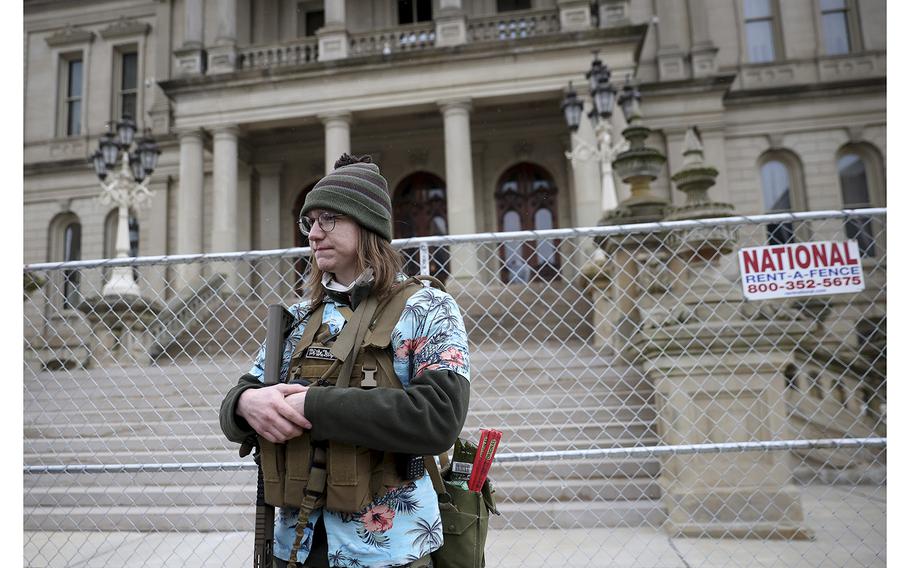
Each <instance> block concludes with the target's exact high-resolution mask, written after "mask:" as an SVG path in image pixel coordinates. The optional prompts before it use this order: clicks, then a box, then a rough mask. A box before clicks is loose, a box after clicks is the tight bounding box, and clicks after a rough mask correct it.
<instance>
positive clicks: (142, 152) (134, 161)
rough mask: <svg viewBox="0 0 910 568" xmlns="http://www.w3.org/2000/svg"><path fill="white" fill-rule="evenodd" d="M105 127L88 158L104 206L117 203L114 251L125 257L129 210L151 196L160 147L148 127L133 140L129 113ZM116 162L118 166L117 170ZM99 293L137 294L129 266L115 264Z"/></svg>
mask: <svg viewBox="0 0 910 568" xmlns="http://www.w3.org/2000/svg"><path fill="white" fill-rule="evenodd" d="M107 126H108V131H107V132H105V133H104V134H103V135H102V136H101V140H100V141H99V142H98V150H96V151H95V153H94V154H92V157H91V159H90V160H91V163H92V165H93V166H94V168H95V173H96V174H97V175H98V179H99V180H100V181H101V195H99V196H98V198H99V200H100V201H101V203H102V204H104V205H117V208H118V212H117V213H118V221H117V239H116V244H115V246H116V254H117V258H127V257H128V256H129V248H130V240H129V229H128V223H129V210H130V208H134V207H135V208H138V207H141V206H143V205H145V204H146V203H148V201H149V200H150V199H151V192H150V191H149V189H148V186H147V185H146V184H147V182H148V179H149V177H150V176H151V175H152V172H153V171H154V170H155V167H156V166H157V165H158V156H159V155H160V154H161V150H160V149H159V148H158V144H157V143H156V142H155V140H154V139H153V138H152V137H151V136H150V134H149V131H148V129H146V134H145V135H144V136H142V137H141V138H139V139H135V136H136V129H137V127H136V123H135V122H134V121H133V119H132V118H131V117H130V116H128V115H127V116H124V117H123V120H121V121H120V122H116V123H115V122H113V121H112V122H109V123H108V125H107ZM118 161H119V162H120V168H119V170H116V168H117V162H118ZM115 170H116V171H115ZM111 174H112V175H111ZM109 175H111V179H110V180H108V176H109ZM101 294H102V295H103V296H113V295H120V296H139V286H138V285H137V284H136V281H135V279H134V278H133V271H132V269H131V268H130V267H129V266H116V267H114V269H113V272H112V274H111V278H110V280H108V282H107V284H105V285H104V289H103V290H102V292H101Z"/></svg>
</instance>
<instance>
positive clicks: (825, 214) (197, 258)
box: [24, 207, 888, 273]
mask: <svg viewBox="0 0 910 568" xmlns="http://www.w3.org/2000/svg"><path fill="white" fill-rule="evenodd" d="M887 214H888V209H887V208H886V207H871V208H866V209H833V210H828V211H801V212H793V213H766V214H762V215H735V216H731V217H717V218H712V219H686V220H680V221H658V222H653V223H631V224H626V225H611V226H606V227H576V228H571V229H549V230H545V231H511V232H498V233H474V234H470V235H444V236H437V237H413V238H409V239H396V240H394V241H392V246H393V247H395V248H396V249H404V248H416V247H420V246H422V245H426V246H440V245H453V244H463V243H482V242H494V243H503V242H509V241H534V240H545V239H568V238H573V237H575V238H578V237H606V236H611V235H626V234H635V233H654V232H662V231H679V230H686V229H695V228H700V227H722V226H730V225H759V224H763V223H782V222H788V221H818V220H823V219H841V218H849V217H860V216H862V217H885V216H886V215H887ZM309 254H310V247H294V248H286V249H274V250H254V251H241V252H216V253H199V254H179V255H164V256H139V257H129V258H101V259H93V260H74V261H69V262H41V263H34V264H26V265H25V266H24V272H26V273H27V272H37V271H40V270H65V269H79V268H97V267H107V266H142V265H151V264H189V263H193V262H215V261H238V260H260V259H275V258H298V257H301V256H307V255H309Z"/></svg>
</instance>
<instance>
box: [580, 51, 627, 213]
mask: <svg viewBox="0 0 910 568" xmlns="http://www.w3.org/2000/svg"><path fill="white" fill-rule="evenodd" d="M597 53H598V52H597V51H594V60H593V61H592V62H591V69H590V70H589V71H588V72H587V73H586V74H585V78H586V79H587V80H588V87H589V89H590V93H591V101H592V105H591V107H592V108H591V111H590V112H589V113H588V118H589V119H590V120H591V125H592V126H593V127H594V134H595V136H596V138H597V146H596V147H594V146H591V145H590V144H588V143H587V142H586V141H585V140H584V139H582V138H581V137H580V136H578V127H579V126H580V125H581V115H582V114H583V113H584V101H583V100H582V99H581V98H579V96H578V93H576V92H575V90H574V89H573V88H572V82H571V81H570V82H569V88H568V89H567V90H566V95H565V98H564V99H563V101H562V112H563V114H564V116H565V119H566V124H567V125H568V126H569V130H570V131H571V133H572V137H573V144H572V147H573V149H572V151H571V152H566V158H567V159H569V160H571V161H572V162H573V164H574V163H577V162H584V161H587V160H591V159H597V160H598V161H600V175H601V196H602V197H601V206H602V208H603V210H604V211H610V210H612V209H615V208H616V206H617V205H618V204H619V200H618V198H617V195H616V186H615V184H614V183H613V167H612V161H613V159H614V158H615V157H616V155H617V154H619V153H620V152H622V151H624V150H625V149H626V148H627V147H628V142H627V141H626V140H620V141H618V142H617V143H616V144H613V128H612V126H611V125H610V116H612V114H613V109H614V107H615V105H616V103H617V102H619V104H620V106H621V107H622V109H623V113H624V114H625V115H626V119H627V120H628V118H629V116H630V115H629V114H628V112H627V110H628V111H631V110H632V109H631V106H632V101H631V99H629V97H631V96H637V97H638V99H637V100H641V95H640V94H639V93H638V91H637V90H636V89H634V87H632V85H631V84H630V83H629V82H628V80H627V83H626V85H625V86H624V87H623V92H622V94H620V95H619V97H618V101H617V96H616V88H615V87H614V86H613V84H612V83H611V82H610V75H611V72H610V69H609V67H607V66H606V65H605V64H604V63H603V62H602V61H601V60H600V59H599V58H598V57H597ZM633 92H634V95H633V94H632V93H633Z"/></svg>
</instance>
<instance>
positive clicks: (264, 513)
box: [253, 304, 294, 568]
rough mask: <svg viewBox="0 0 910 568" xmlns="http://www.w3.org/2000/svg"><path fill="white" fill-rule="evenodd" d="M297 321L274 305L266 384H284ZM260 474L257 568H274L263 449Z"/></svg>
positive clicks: (267, 345) (267, 341)
mask: <svg viewBox="0 0 910 568" xmlns="http://www.w3.org/2000/svg"><path fill="white" fill-rule="evenodd" d="M293 321H294V317H293V316H292V315H291V314H290V312H288V311H287V310H286V309H285V308H284V306H282V305H280V304H272V305H270V306H269V315H268V319H267V320H266V336H265V368H264V372H263V377H262V379H263V382H264V383H265V384H267V385H272V384H276V383H278V382H280V380H281V362H282V359H283V358H284V342H285V340H286V338H287V332H288V331H289V330H290V326H291V323H292V322H293ZM254 459H255V460H256V465H258V466H259V468H258V469H259V471H258V473H257V474H256V537H255V541H254V543H253V568H271V567H272V546H273V544H274V540H275V507H273V506H272V505H269V504H268V503H266V502H265V482H264V481H263V479H262V460H261V459H260V451H259V447H258V446H257V447H256V454H255V455H254Z"/></svg>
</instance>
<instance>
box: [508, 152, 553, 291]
mask: <svg viewBox="0 0 910 568" xmlns="http://www.w3.org/2000/svg"><path fill="white" fill-rule="evenodd" d="M557 193H558V191H557V188H556V184H554V183H553V178H552V176H550V174H549V173H547V172H546V170H544V169H543V168H541V167H540V166H537V165H535V164H530V163H521V164H518V165H516V166H513V167H511V168H509V170H508V171H506V173H504V174H503V175H502V177H501V178H500V180H499V183H498V184H497V185H496V212H497V216H498V218H499V230H500V231H509V232H511V231H543V230H547V229H554V228H556V218H557V217H556V212H557V208H556V201H557V199H556V198H557ZM500 257H501V259H502V262H503V269H502V275H501V276H502V279H503V280H504V281H505V282H507V283H511V282H528V281H531V280H551V279H553V278H555V277H556V276H557V275H558V273H559V255H558V254H557V243H556V242H555V241H551V240H539V241H526V242H520V241H509V242H506V243H504V244H503V246H502V247H501V249H500Z"/></svg>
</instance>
